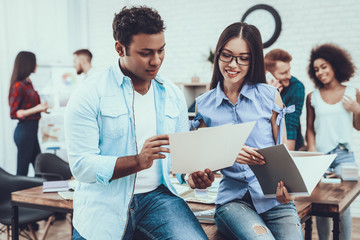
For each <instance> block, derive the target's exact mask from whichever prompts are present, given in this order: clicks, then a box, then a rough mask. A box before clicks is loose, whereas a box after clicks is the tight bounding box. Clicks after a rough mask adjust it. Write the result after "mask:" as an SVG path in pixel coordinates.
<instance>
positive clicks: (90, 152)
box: [65, 7, 214, 239]
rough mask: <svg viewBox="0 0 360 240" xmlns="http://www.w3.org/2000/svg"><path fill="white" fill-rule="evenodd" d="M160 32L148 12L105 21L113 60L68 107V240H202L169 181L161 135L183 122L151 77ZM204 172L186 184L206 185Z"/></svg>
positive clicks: (171, 94)
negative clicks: (109, 24) (73, 183)
mask: <svg viewBox="0 0 360 240" xmlns="http://www.w3.org/2000/svg"><path fill="white" fill-rule="evenodd" d="M164 29H165V28H164V25H163V21H162V19H161V17H160V16H159V14H158V13H157V12H156V11H155V10H153V9H150V8H147V7H133V8H126V7H125V8H123V9H122V11H121V12H120V13H119V14H116V15H115V18H114V21H113V35H114V39H115V49H116V52H117V53H118V55H119V56H120V59H119V61H117V62H116V63H115V64H114V65H113V66H111V67H110V68H108V69H107V70H105V71H104V72H102V73H99V74H96V75H93V76H91V77H90V78H89V79H88V80H87V83H86V87H83V88H78V89H77V90H76V92H75V93H74V94H73V96H72V98H71V99H70V101H69V103H68V106H67V109H66V114H65V129H66V137H67V143H68V154H69V162H70V166H71V170H72V173H73V175H74V176H75V178H76V179H77V180H79V185H78V186H77V188H76V190H75V195H74V219H73V224H74V234H73V239H170V238H171V239H207V237H206V234H205V233H204V231H203V229H202V227H201V225H200V224H199V222H198V221H197V219H196V218H195V216H194V215H193V214H192V212H191V210H190V209H189V207H188V205H187V204H186V202H184V201H183V200H182V199H181V198H179V197H178V196H177V194H176V191H175V189H174V187H173V186H172V185H171V183H170V178H169V170H170V165H171V164H170V159H169V152H170V150H169V149H168V147H166V145H169V138H168V135H167V134H168V133H175V132H184V131H187V130H188V118H187V109H186V103H185V99H184V96H183V94H182V92H181V91H180V90H179V88H178V87H176V86H175V85H174V84H173V83H171V82H169V81H166V80H164V79H162V78H161V77H160V76H159V75H157V73H158V71H159V69H160V66H161V64H162V61H163V59H164V54H165V52H164V51H165V50H164V48H165V38H164ZM205 173H206V174H204V172H196V173H193V174H191V175H190V177H189V176H187V178H186V180H187V182H188V183H189V185H190V186H191V187H193V188H194V187H197V188H205V187H207V186H210V185H211V183H212V181H213V180H214V176H213V174H212V173H211V172H210V171H209V170H208V169H207V170H206V171H205ZM179 178H180V177H179ZM181 181H183V180H182V179H181ZM180 226H181V227H180Z"/></svg>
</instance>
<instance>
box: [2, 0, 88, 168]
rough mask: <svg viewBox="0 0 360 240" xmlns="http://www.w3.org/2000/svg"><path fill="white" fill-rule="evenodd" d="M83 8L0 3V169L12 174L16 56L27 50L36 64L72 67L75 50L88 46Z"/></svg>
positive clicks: (33, 1)
mask: <svg viewBox="0 0 360 240" xmlns="http://www.w3.org/2000/svg"><path fill="white" fill-rule="evenodd" d="M86 6H87V5H86V1H85V0H79V1H71V0H67V1H56V0H1V1H0V50H1V54H0V79H1V81H0V89H1V90H0V99H1V101H0V118H1V123H0V131H1V134H0V166H1V167H3V168H4V169H6V170H7V171H9V172H11V173H15V172H16V153H17V149H16V146H15V143H14V141H13V132H14V128H15V126H16V123H17V121H16V120H10V117H9V106H8V100H7V96H8V90H9V83H10V76H11V72H12V68H13V64H14V60H15V57H16V55H17V53H18V52H19V51H22V50H26V51H32V52H34V53H35V54H36V57H37V63H38V64H39V65H59V64H62V65H68V66H72V65H73V60H72V53H73V52H74V50H76V49H77V48H84V47H87V37H86V36H87V28H84V27H83V26H84V24H85V20H86V18H87V17H86V13H87V9H86ZM49 81H51V79H49ZM34 85H36V82H34Z"/></svg>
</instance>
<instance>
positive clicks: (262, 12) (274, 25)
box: [241, 4, 281, 48]
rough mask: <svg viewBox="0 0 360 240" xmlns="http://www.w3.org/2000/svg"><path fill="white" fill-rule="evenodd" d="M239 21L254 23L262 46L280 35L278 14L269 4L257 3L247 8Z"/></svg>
mask: <svg viewBox="0 0 360 240" xmlns="http://www.w3.org/2000/svg"><path fill="white" fill-rule="evenodd" d="M241 21H242V22H246V23H248V24H252V25H255V26H256V27H257V28H258V29H259V31H260V33H261V38H262V40H263V46H264V48H267V47H270V46H271V45H272V44H273V43H274V42H275V41H276V40H277V39H278V37H279V36H280V32H281V18H280V15H279V13H278V12H277V11H276V10H275V9H274V8H273V7H271V6H269V5H266V4H258V5H255V6H253V7H251V8H249V9H248V10H247V11H246V12H245V13H244V15H243V16H242V18H241Z"/></svg>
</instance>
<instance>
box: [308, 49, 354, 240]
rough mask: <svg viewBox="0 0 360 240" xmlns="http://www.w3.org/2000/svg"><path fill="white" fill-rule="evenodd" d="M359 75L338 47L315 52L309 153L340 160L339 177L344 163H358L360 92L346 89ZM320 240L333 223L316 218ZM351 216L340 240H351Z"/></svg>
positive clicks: (334, 167)
mask: <svg viewBox="0 0 360 240" xmlns="http://www.w3.org/2000/svg"><path fill="white" fill-rule="evenodd" d="M354 73H355V66H354V64H353V62H352V60H351V57H350V55H349V53H348V52H347V51H345V50H344V49H342V48H340V47H339V46H337V45H334V44H323V45H320V46H317V47H315V48H313V49H312V51H311V54H310V63H309V66H308V74H309V76H310V78H311V79H312V81H313V82H314V83H315V86H316V89H315V90H314V91H313V92H311V93H309V94H308V96H307V99H306V108H307V128H306V141H307V144H308V151H319V152H324V153H327V154H332V153H336V154H337V157H336V158H335V160H334V161H333V163H332V164H331V166H330V169H331V170H332V171H334V172H335V173H337V174H339V171H340V166H341V164H343V163H349V162H350V163H354V164H355V158H354V154H353V141H352V131H353V127H354V128H355V129H356V130H360V92H359V90H358V89H356V88H354V87H351V86H345V85H343V84H342V83H343V82H345V81H349V79H350V78H351V77H353V75H354ZM316 223H317V228H318V233H319V239H320V240H322V239H328V238H329V235H330V219H329V218H324V217H317V218H316ZM351 224H352V223H351V214H350V208H348V209H347V210H346V211H345V212H344V213H343V214H342V215H340V239H351Z"/></svg>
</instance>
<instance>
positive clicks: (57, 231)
mask: <svg viewBox="0 0 360 240" xmlns="http://www.w3.org/2000/svg"><path fill="white" fill-rule="evenodd" d="M313 220H314V224H313V227H314V229H313V234H312V239H314V240H317V239H318V237H317V233H316V227H315V219H313ZM39 224H40V230H39V231H38V232H37V234H38V237H39V238H41V236H42V234H43V228H44V226H45V222H44V221H41V222H39ZM1 227H2V225H1V224H0V228H1ZM5 239H6V234H5V233H2V234H1V235H0V240H5ZM24 239H27V238H25V237H21V236H20V240H24ZM46 239H47V240H71V225H70V219H69V216H68V217H67V219H65V220H58V221H55V222H54V223H53V225H52V226H51V227H50V229H49V232H48V235H47V237H46ZM351 239H353V240H360V218H353V228H352V238H351Z"/></svg>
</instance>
